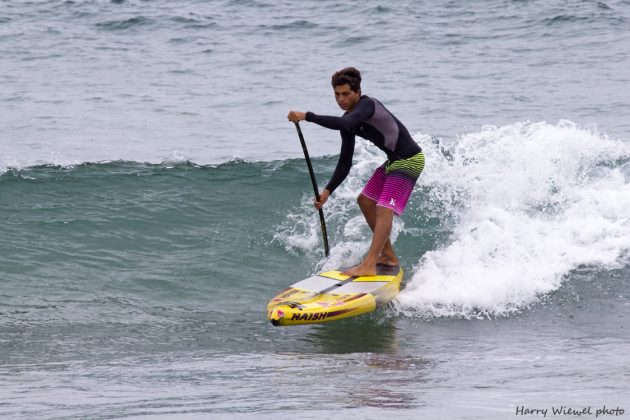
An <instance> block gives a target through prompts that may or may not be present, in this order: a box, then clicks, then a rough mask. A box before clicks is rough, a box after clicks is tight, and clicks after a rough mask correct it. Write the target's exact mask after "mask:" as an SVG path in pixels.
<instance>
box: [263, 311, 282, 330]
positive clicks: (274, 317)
mask: <svg viewBox="0 0 630 420" xmlns="http://www.w3.org/2000/svg"><path fill="white" fill-rule="evenodd" d="M283 317H284V312H283V311H282V310H281V309H278V308H273V309H272V310H270V311H269V313H268V314H267V318H268V319H269V321H271V323H272V324H273V325H275V326H276V327H277V326H278V325H280V320H281V319H282V318H283Z"/></svg>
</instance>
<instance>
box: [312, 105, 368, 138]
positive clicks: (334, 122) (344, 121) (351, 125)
mask: <svg viewBox="0 0 630 420" xmlns="http://www.w3.org/2000/svg"><path fill="white" fill-rule="evenodd" d="M374 110H375V105H374V101H373V100H372V99H371V98H364V99H363V100H361V101H359V103H357V106H356V107H355V108H354V109H353V110H352V111H350V112H347V113H346V114H344V115H343V116H341V117H333V116H330V115H317V114H315V113H313V112H307V113H306V115H305V116H304V118H305V119H306V121H308V122H313V123H315V124H318V125H321V126H322V127H325V128H329V129H331V130H346V131H350V132H353V131H354V129H355V128H356V127H357V126H358V125H359V124H361V123H362V122H363V121H365V120H367V119H369V118H370V117H371V116H372V115H374Z"/></svg>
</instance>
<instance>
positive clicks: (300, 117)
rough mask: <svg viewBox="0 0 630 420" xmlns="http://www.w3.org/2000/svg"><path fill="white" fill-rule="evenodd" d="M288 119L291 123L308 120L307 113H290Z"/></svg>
mask: <svg viewBox="0 0 630 420" xmlns="http://www.w3.org/2000/svg"><path fill="white" fill-rule="evenodd" d="M287 118H288V119H289V121H291V122H300V121H304V120H305V119H306V112H299V111H289V115H288V116H287Z"/></svg>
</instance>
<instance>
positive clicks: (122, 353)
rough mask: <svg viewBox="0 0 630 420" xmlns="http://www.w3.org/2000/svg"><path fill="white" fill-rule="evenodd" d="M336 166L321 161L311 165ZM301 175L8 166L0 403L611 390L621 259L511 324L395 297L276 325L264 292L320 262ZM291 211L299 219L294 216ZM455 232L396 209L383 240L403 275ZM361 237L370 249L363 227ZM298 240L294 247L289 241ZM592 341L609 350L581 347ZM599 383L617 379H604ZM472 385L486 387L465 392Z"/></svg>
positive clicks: (462, 406) (392, 398)
mask: <svg viewBox="0 0 630 420" xmlns="http://www.w3.org/2000/svg"><path fill="white" fill-rule="evenodd" d="M334 163H335V162H334V159H331V158H321V159H316V160H315V168H316V171H317V172H318V173H326V171H330V170H332V168H333V167H334ZM309 188H310V184H309V180H308V175H307V173H306V168H305V165H304V162H303V161H301V160H289V161H278V162H271V163H248V162H242V161H234V162H230V163H226V164H223V165H218V166H197V165H194V164H190V163H185V162H183V163H177V164H162V165H146V164H139V163H127V162H113V163H94V164H83V165H79V166H76V167H65V168H63V167H56V166H43V167H33V168H28V169H24V170H20V171H14V170H10V171H8V172H6V173H4V174H3V175H2V176H1V177H0V191H1V200H2V206H1V207H0V218H1V219H2V220H3V224H2V227H1V230H0V233H1V236H2V238H3V241H2V243H1V244H0V267H1V268H2V270H1V271H2V273H3V274H2V291H1V293H0V333H1V334H0V337H1V338H0V346H2V350H3V351H2V352H1V353H0V365H1V366H2V367H1V370H0V383H1V384H2V386H3V388H4V389H5V390H6V392H7V393H8V394H7V395H9V396H10V400H6V401H5V402H4V403H3V410H5V411H6V412H8V413H11V416H12V417H14V416H17V417H21V416H24V417H32V416H36V417H50V418H72V417H77V416H78V417H86V416H87V417H90V418H119V417H135V416H151V417H153V416H166V417H171V416H172V417H177V418H181V417H184V418H204V417H205V416H207V415H208V414H209V413H212V417H213V418H266V417H267V416H275V415H278V414H279V413H286V412H292V413H294V414H296V415H302V416H304V417H306V418H316V417H319V416H322V415H325V414H326V413H330V412H331V410H333V411H335V412H339V413H341V414H343V415H350V413H353V414H352V415H356V414H357V413H358V415H359V416H360V417H362V418H377V417H379V416H381V415H382V414H383V413H387V412H391V413H395V415H397V416H402V417H401V418H413V417H414V416H416V415H419V414H420V413H423V414H427V415H430V416H438V417H440V416H447V417H451V416H460V417H462V418H487V416H488V415H489V416H490V417H493V416H499V417H500V416H503V415H508V414H509V413H511V412H512V411H513V410H514V407H515V406H516V405H517V404H527V403H528V402H529V403H530V404H539V405H540V404H555V402H556V401H559V400H560V399H562V401H567V400H568V401H569V402H571V403H573V404H584V403H586V404H589V403H590V402H591V401H592V403H599V402H600V401H603V402H606V403H608V404H621V403H622V402H623V398H625V397H623V395H625V394H624V392H625V391H624V386H623V385H622V383H623V380H622V375H623V373H622V372H620V371H616V370H614V369H613V368H612V367H611V366H613V365H614V364H615V363H617V362H623V360H625V359H624V358H625V357H626V356H623V354H625V352H624V351H623V347H624V346H625V345H626V343H627V339H628V335H627V334H628V331H627V329H626V328H625V325H626V319H627V317H628V316H629V315H630V313H628V305H627V299H626V298H625V297H623V296H628V293H629V290H628V284H629V283H628V280H629V278H628V270H627V269H620V270H603V271H598V270H594V269H584V270H578V271H575V272H573V273H571V274H569V277H570V279H571V281H569V282H568V283H567V284H566V285H565V287H563V288H561V289H559V290H558V291H556V292H554V293H552V294H551V295H549V296H547V297H546V298H544V299H541V300H539V301H538V302H537V303H535V304H534V305H530V307H529V308H528V309H526V310H525V311H521V312H520V313H519V314H517V315H513V316H510V317H504V316H499V317H498V318H496V319H489V320H485V321H483V320H476V321H475V320H466V319H464V318H461V317H455V318H433V319H431V318H426V316H420V317H417V318H415V317H410V316H408V315H404V314H403V313H401V312H400V311H399V310H398V309H397V308H396V307H395V306H391V305H390V306H388V307H385V308H381V309H379V310H377V311H376V312H375V313H373V314H369V315H367V316H364V317H359V318H356V319H350V320H345V321H340V322H337V323H332V324H322V325H315V326H306V327H294V328H277V327H273V326H271V324H269V323H268V322H267V321H266V318H265V305H266V303H267V301H268V299H269V298H270V297H271V296H272V295H273V294H274V293H275V292H277V291H278V290H281V289H283V288H284V287H286V286H287V285H288V284H289V283H291V282H294V281H296V280H299V279H301V278H304V277H305V276H307V275H310V274H312V273H313V272H315V271H317V270H318V269H320V268H321V267H322V266H324V265H325V264H326V263H325V260H324V258H323V251H322V249H321V240H320V239H319V237H317V235H318V234H319V230H318V229H317V225H318V221H317V216H316V213H315V211H313V209H312V207H311V205H310V200H311V198H310V196H309V194H308V193H307V191H309ZM432 189H433V187H428V186H424V187H422V188H421V189H420V190H419V192H418V193H417V194H416V195H417V196H416V197H415V198H414V200H413V201H412V202H411V208H416V209H422V208H424V207H423V206H426V205H427V204H424V203H423V202H422V199H421V197H423V196H424V197H425V198H427V197H429V196H431V191H432ZM433 192H435V191H433ZM341 196H343V193H342V194H341ZM341 196H340V197H339V198H337V200H338V201H341V202H344V204H343V205H342V208H344V209H346V210H344V212H341V213H335V212H333V211H329V212H328V213H329V214H328V216H329V220H328V221H329V225H330V232H331V244H332V248H333V260H334V255H335V253H339V252H341V253H342V254H344V253H345V254H347V252H348V250H347V249H345V248H343V247H344V241H347V240H348V239H347V238H348V236H349V237H350V238H352V237H353V235H356V234H355V233H352V232H350V233H349V232H347V230H349V229H350V230H353V228H352V229H351V228H349V227H348V226H349V225H353V222H352V220H353V219H355V218H357V217H359V215H358V210H356V208H355V206H354V205H353V203H352V200H346V199H344V198H342V197H341ZM433 196H434V197H435V196H436V195H435V194H433ZM442 204H443V205H444V207H448V206H447V205H446V202H443V203H442ZM331 206H332V205H331ZM438 207H439V206H438ZM339 208H340V207H334V206H332V209H339ZM302 218H304V219H302ZM296 220H297V222H296ZM303 220H306V221H310V222H306V224H309V223H310V225H311V228H310V229H311V231H312V232H311V231H309V229H307V228H304V229H305V231H304V232H303V231H302V230H301V229H300V228H298V229H296V228H295V223H297V224H298V225H299V224H300V223H302V222H303ZM288 221H290V223H288ZM357 225H359V224H358V222H357ZM359 227H360V225H359ZM452 230H453V217H452V214H448V212H443V213H442V214H440V213H439V212H436V213H434V214H433V215H424V216H418V215H417V214H416V215H415V216H414V214H410V215H409V216H408V217H407V218H406V222H405V225H404V228H402V229H401V228H400V227H399V228H398V231H399V233H398V236H397V240H396V242H395V245H396V247H397V248H398V250H399V253H400V254H401V256H402V260H403V262H404V268H405V269H406V270H408V275H407V277H406V280H407V281H410V280H411V279H412V275H411V274H410V273H413V271H414V264H415V263H416V262H417V259H414V258H416V256H417V255H418V254H422V253H423V252H427V251H428V250H430V249H432V247H439V243H440V242H447V241H448V238H449V237H450V235H451V234H452ZM344 232H345V233H344ZM359 232H361V233H360V235H363V241H364V242H365V241H366V240H367V239H368V238H369V236H366V235H368V234H367V231H366V230H361V229H359ZM312 233H315V235H313V234H312ZM304 235H306V237H308V238H310V239H309V240H306V241H305V242H304V243H305V244H304V245H303V246H301V247H296V246H293V245H291V244H290V239H291V238H293V239H294V240H296V241H298V242H300V241H303V239H304ZM419 235H420V236H423V238H420V236H419ZM350 242H352V241H350ZM340 247H341V248H340ZM345 254H344V255H345ZM413 281H417V280H413ZM604 349H605V351H606V354H607V355H608V356H606V357H603V358H602V357H599V356H598V357H597V358H594V357H593V354H594V353H593V352H597V354H600V352H601V351H604ZM580 363H586V364H587V367H586V368H585V367H584V366H582V367H579V364H580ZM536 366H540V369H541V371H540V375H541V376H540V377H538V378H545V379H544V380H545V381H546V382H547V383H551V384H554V387H556V389H555V390H554V391H553V392H550V393H548V394H546V395H545V396H541V395H538V394H536V395H537V396H536V397H535V398H534V397H532V395H534V394H532V392H533V390H534V389H537V387H538V382H537V381H538V380H539V379H535V378H537V376H531V375H529V374H525V372H529V371H530V369H536ZM584 378H586V379H584ZM610 378H618V379H619V382H618V384H619V385H617V386H616V387H613V388H607V391H606V392H605V393H604V392H602V391H600V389H601V386H602V385H603V384H610ZM507 383H509V384H510V385H509V386H508V385H505V384H507ZM453 389H455V390H457V392H456V393H454V392H452V390H453ZM488 390H493V391H492V393H490V394H488V392H487V391H488ZM480 395H486V396H487V395H491V396H492V397H491V398H488V397H484V398H483V399H482V402H481V403H479V402H478V399H479V398H480ZM524 395H525V396H524ZM593 395H595V396H596V397H593ZM442 407H450V408H448V409H445V408H442Z"/></svg>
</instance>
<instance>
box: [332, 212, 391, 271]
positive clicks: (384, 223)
mask: <svg viewBox="0 0 630 420" xmlns="http://www.w3.org/2000/svg"><path fill="white" fill-rule="evenodd" d="M375 207H376V208H375V219H374V235H373V236H372V243H371V245H370V249H369V251H368V253H367V255H366V256H365V258H364V259H363V262H362V263H361V264H359V265H357V266H355V267H352V268H349V269H348V270H346V271H344V274H345V275H348V276H375V275H376V264H377V261H378V258H379V256H380V255H381V252H382V251H383V249H384V248H385V244H386V243H387V242H388V241H389V235H390V233H391V232H392V221H393V219H394V211H393V210H392V209H390V208H387V207H381V206H375ZM368 223H369V222H368ZM390 247H391V243H390Z"/></svg>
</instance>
